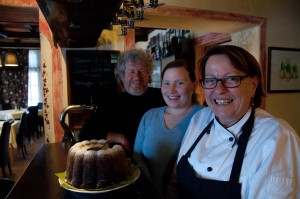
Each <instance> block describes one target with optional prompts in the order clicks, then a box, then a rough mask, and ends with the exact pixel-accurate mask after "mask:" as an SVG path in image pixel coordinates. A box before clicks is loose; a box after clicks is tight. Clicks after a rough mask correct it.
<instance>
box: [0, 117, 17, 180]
mask: <svg viewBox="0 0 300 199" xmlns="http://www.w3.org/2000/svg"><path fill="white" fill-rule="evenodd" d="M13 122H14V120H13V119H10V120H8V121H5V122H4V123H3V126H2V131H1V135H0V166H1V168H2V176H3V177H4V178H6V173H5V166H6V165H7V166H8V169H9V173H10V175H12V171H11V166H10V157H9V137H10V129H11V125H12V123H13Z"/></svg>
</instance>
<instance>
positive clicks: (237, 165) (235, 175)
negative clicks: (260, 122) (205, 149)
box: [230, 108, 255, 183]
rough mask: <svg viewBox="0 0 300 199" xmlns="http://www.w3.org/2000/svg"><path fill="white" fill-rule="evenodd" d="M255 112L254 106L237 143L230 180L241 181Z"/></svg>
mask: <svg viewBox="0 0 300 199" xmlns="http://www.w3.org/2000/svg"><path fill="white" fill-rule="evenodd" d="M254 113H255V110H254V108H252V110H251V115H250V117H249V119H248V120H247V121H246V123H245V124H244V125H243V127H242V134H241V135H240V137H239V140H238V143H237V144H238V148H237V151H236V155H235V158H234V162H233V166H232V170H231V175H230V181H233V182H237V183H238V182H239V178H240V173H241V169H242V165H243V161H244V155H245V152H246V148H247V144H248V140H249V137H250V134H251V132H252V129H253V125H254Z"/></svg>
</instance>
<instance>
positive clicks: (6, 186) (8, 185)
mask: <svg viewBox="0 0 300 199" xmlns="http://www.w3.org/2000/svg"><path fill="white" fill-rule="evenodd" d="M14 185H15V181H14V180H12V179H9V178H0V198H1V199H2V198H6V196H7V194H8V193H9V192H10V190H11V189H12V188H13V186H14Z"/></svg>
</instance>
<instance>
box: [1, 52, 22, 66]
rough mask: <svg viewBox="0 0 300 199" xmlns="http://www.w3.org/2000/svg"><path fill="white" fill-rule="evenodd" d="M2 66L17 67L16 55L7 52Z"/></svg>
mask: <svg viewBox="0 0 300 199" xmlns="http://www.w3.org/2000/svg"><path fill="white" fill-rule="evenodd" d="M4 66H13V67H16V66H19V64H18V59H17V55H16V54H15V53H12V52H7V53H6V55H5V62H4Z"/></svg>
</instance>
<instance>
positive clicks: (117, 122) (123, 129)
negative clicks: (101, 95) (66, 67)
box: [78, 88, 166, 146]
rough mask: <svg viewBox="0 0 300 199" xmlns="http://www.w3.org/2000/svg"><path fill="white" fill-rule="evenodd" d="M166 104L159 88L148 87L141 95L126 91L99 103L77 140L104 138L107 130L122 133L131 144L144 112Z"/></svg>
mask: <svg viewBox="0 0 300 199" xmlns="http://www.w3.org/2000/svg"><path fill="white" fill-rule="evenodd" d="M164 105H166V103H165V101H164V100H163V97H162V94H161V91H160V89H158V88H148V89H147V91H146V93H145V94H144V95H141V96H133V95H130V94H128V93H127V92H123V93H120V94H119V95H118V96H117V97H116V98H115V99H112V100H111V101H110V102H106V103H105V104H103V105H102V106H101V105H99V107H98V110H97V112H96V113H95V114H94V115H93V116H92V117H91V118H90V119H88V120H87V121H86V122H85V124H84V126H83V128H82V129H81V130H80V132H79V135H78V139H79V141H83V140H91V139H106V135H107V133H108V132H118V133H124V134H125V135H126V136H127V137H128V138H129V142H130V143H131V145H132V146H133V144H134V140H135V135H136V132H137V128H138V125H139V123H140V120H141V118H142V116H143V115H144V113H145V112H146V111H147V110H149V109H150V108H154V107H159V106H164Z"/></svg>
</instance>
